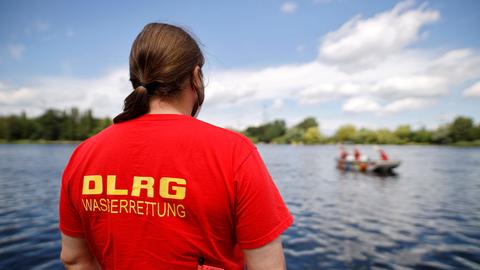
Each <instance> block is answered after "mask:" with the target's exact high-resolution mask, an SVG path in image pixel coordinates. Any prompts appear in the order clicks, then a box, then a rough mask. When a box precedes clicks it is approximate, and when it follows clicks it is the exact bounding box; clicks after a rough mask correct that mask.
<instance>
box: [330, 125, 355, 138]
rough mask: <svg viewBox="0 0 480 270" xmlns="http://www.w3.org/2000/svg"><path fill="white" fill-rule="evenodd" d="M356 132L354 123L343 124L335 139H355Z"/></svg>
mask: <svg viewBox="0 0 480 270" xmlns="http://www.w3.org/2000/svg"><path fill="white" fill-rule="evenodd" d="M356 132H357V129H356V128H355V126H354V125H351V124H347V125H343V126H341V127H340V128H338V129H337V131H336V132H335V139H336V140H337V142H346V141H354V140H355V136H356Z"/></svg>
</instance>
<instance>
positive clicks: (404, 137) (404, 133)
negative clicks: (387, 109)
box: [394, 125, 412, 143]
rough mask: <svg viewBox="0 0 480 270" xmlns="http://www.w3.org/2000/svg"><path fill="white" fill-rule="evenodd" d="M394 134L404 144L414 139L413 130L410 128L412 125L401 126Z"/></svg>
mask: <svg viewBox="0 0 480 270" xmlns="http://www.w3.org/2000/svg"><path fill="white" fill-rule="evenodd" d="M394 133H395V136H397V138H398V139H399V140H400V141H401V142H403V143H406V142H409V141H410V140H411V139H412V129H411V128H410V125H400V126H398V127H397V129H396V130H395V132H394Z"/></svg>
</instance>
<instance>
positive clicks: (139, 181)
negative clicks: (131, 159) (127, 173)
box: [132, 176, 154, 198]
mask: <svg viewBox="0 0 480 270" xmlns="http://www.w3.org/2000/svg"><path fill="white" fill-rule="evenodd" d="M153 183H154V179H153V177H150V176H134V177H133V185H132V196H136V197H139V196H140V191H141V190H142V189H146V190H147V196H148V197H150V198H153Z"/></svg>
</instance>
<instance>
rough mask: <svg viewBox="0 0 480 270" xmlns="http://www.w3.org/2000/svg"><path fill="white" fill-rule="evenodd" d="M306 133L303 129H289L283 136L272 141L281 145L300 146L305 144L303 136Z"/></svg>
mask: <svg viewBox="0 0 480 270" xmlns="http://www.w3.org/2000/svg"><path fill="white" fill-rule="evenodd" d="M304 133H305V131H304V130H303V129H300V128H297V127H293V128H289V129H287V131H286V132H285V134H284V135H283V136H280V137H277V138H275V139H273V140H272V142H273V143H279V144H299V143H303V134H304Z"/></svg>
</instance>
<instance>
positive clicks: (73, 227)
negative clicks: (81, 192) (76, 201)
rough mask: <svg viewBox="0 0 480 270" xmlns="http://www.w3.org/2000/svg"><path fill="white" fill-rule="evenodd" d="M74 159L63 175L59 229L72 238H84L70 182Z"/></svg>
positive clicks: (70, 161)
mask: <svg viewBox="0 0 480 270" xmlns="http://www.w3.org/2000/svg"><path fill="white" fill-rule="evenodd" d="M71 163H72V158H70V160H69V162H68V164H67V166H66V167H65V169H64V171H63V175H62V185H61V187H60V204H59V214H60V217H59V228H60V231H61V232H63V233H64V234H66V235H68V236H71V237H78V238H83V236H84V233H83V226H82V222H81V219H80V216H79V213H78V212H77V210H76V208H75V207H74V205H73V203H72V201H71V196H70V192H69V190H70V188H69V185H68V184H69V182H70V179H69V177H71V173H70V172H69V171H70V168H71Z"/></svg>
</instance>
